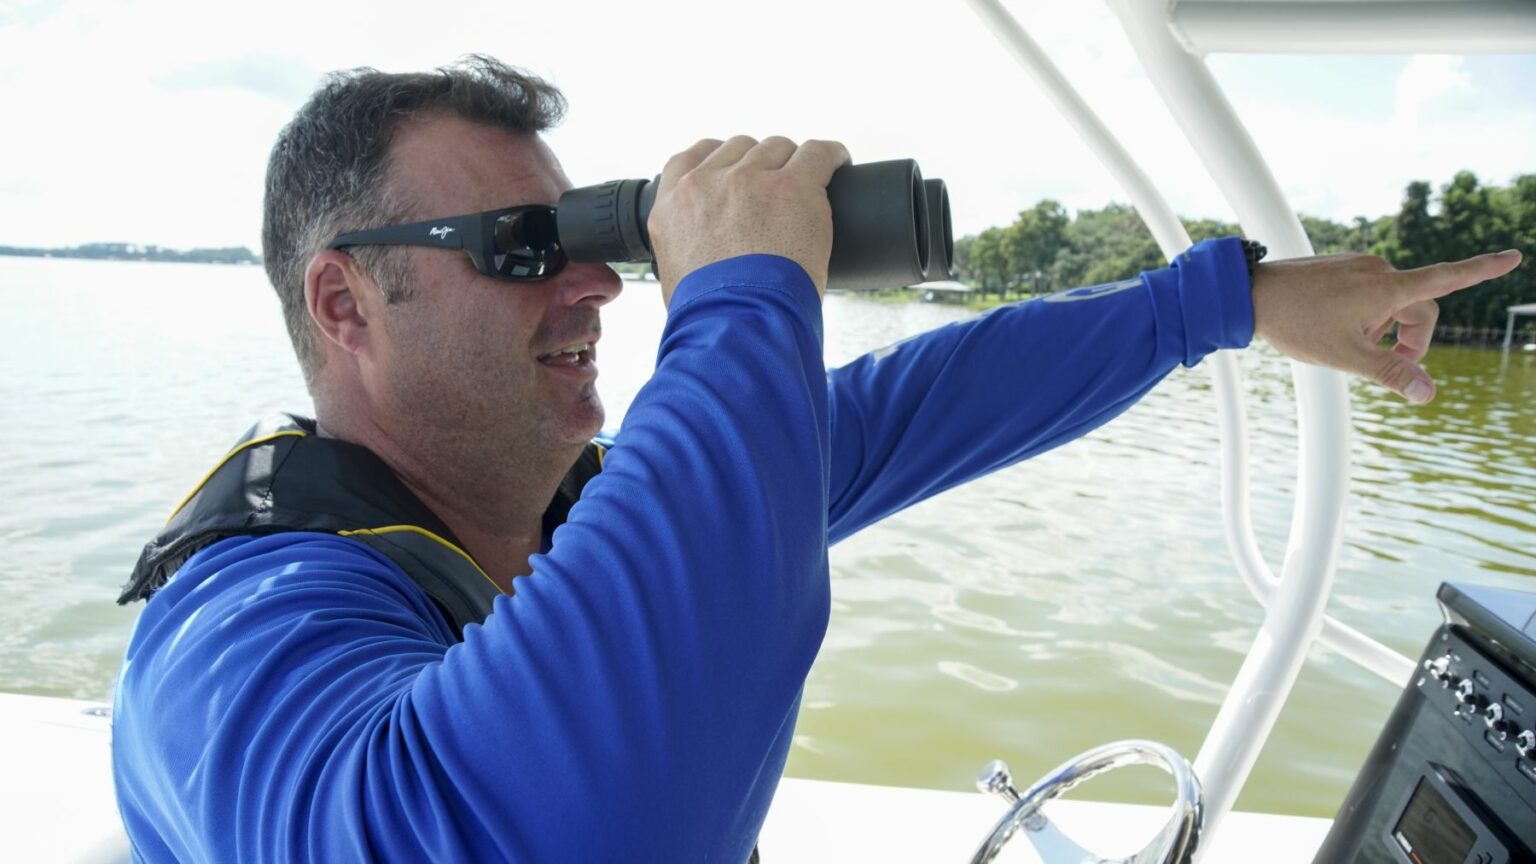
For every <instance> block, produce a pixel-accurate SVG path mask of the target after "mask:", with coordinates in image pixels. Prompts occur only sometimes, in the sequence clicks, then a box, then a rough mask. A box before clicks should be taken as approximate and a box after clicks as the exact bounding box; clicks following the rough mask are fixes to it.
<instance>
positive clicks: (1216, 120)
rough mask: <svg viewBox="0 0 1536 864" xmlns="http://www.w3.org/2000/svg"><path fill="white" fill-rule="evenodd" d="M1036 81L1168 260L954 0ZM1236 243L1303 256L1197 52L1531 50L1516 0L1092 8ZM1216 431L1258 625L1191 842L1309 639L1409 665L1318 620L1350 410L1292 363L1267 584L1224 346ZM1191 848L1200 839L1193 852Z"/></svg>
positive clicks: (1135, 182) (1132, 188) (1214, 823)
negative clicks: (1291, 425)
mask: <svg viewBox="0 0 1536 864" xmlns="http://www.w3.org/2000/svg"><path fill="white" fill-rule="evenodd" d="M967 2H969V3H970V5H971V8H972V9H973V10H974V11H975V12H976V14H977V15H978V16H980V17H981V19H982V20H983V22H985V23H986V25H987V26H988V27H989V28H990V29H991V30H992V32H993V34H994V35H995V36H996V37H997V38H998V40H999V41H1000V42H1002V44H1003V46H1004V47H1005V48H1007V49H1008V51H1009V52H1010V53H1011V54H1012V55H1013V56H1014V58H1015V59H1016V60H1018V62H1019V63H1020V64H1021V65H1022V66H1023V67H1024V68H1025V69H1026V70H1027V71H1028V72H1029V73H1030V74H1031V75H1032V76H1033V77H1034V78H1035V79H1036V81H1037V83H1038V84H1039V85H1040V86H1041V87H1042V88H1043V89H1044V90H1045V92H1046V93H1047V94H1048V95H1049V97H1050V98H1051V100H1052V101H1053V102H1054V103H1055V105H1056V107H1057V109H1058V110H1059V111H1061V112H1062V114H1063V115H1064V116H1065V117H1066V119H1067V121H1068V122H1069V123H1070V124H1071V125H1072V126H1073V128H1074V129H1075V130H1076V131H1077V132H1078V134H1079V135H1081V136H1082V137H1083V139H1084V141H1085V142H1086V143H1087V144H1088V145H1089V146H1090V147H1091V148H1092V149H1093V151H1094V153H1095V154H1096V155H1097V156H1098V157H1099V159H1100V161H1101V162H1103V163H1104V165H1105V167H1106V168H1108V169H1109V172H1110V173H1111V174H1112V175H1113V176H1114V177H1115V179H1116V180H1118V181H1119V182H1120V184H1121V186H1122V187H1123V188H1124V190H1125V191H1126V194H1127V195H1129V197H1130V198H1131V203H1132V204H1133V205H1135V207H1136V209H1137V211H1138V213H1140V215H1141V218H1142V219H1143V221H1145V222H1146V224H1147V227H1148V228H1149V229H1150V230H1151V232H1152V235H1153V237H1154V238H1155V239H1156V240H1157V243H1158V246H1159V247H1160V248H1161V250H1162V252H1163V254H1164V255H1165V256H1166V257H1167V258H1168V259H1169V260H1172V259H1173V258H1174V256H1176V255H1177V254H1179V253H1180V252H1182V251H1183V250H1184V249H1186V248H1188V246H1189V245H1190V241H1189V235H1188V234H1187V233H1186V232H1185V230H1184V226H1183V224H1182V223H1180V221H1179V219H1178V217H1177V215H1176V214H1175V213H1174V212H1173V210H1172V208H1171V207H1169V205H1168V203H1167V201H1166V199H1164V198H1163V197H1162V195H1161V194H1160V193H1159V192H1158V191H1157V188H1156V186H1154V185H1153V183H1152V182H1151V180H1150V179H1149V178H1148V177H1147V175H1146V173H1145V172H1143V171H1142V170H1141V168H1140V167H1139V166H1138V165H1137V164H1136V162H1135V160H1134V159H1132V158H1131V156H1130V154H1129V152H1127V151H1126V149H1125V148H1124V147H1123V146H1122V145H1121V144H1120V142H1119V141H1118V140H1116V138H1115V137H1114V135H1113V134H1111V133H1110V131H1109V129H1108V127H1106V126H1105V125H1104V123H1103V122H1102V121H1100V120H1099V118H1098V117H1097V116H1095V115H1094V113H1093V112H1092V111H1091V110H1090V109H1089V108H1088V106H1087V103H1085V102H1084V101H1083V99H1082V97H1081V96H1079V95H1078V93H1077V92H1076V91H1075V90H1074V89H1073V88H1072V86H1071V84H1069V83H1068V82H1067V80H1066V78H1065V77H1064V76H1063V75H1062V74H1061V72H1060V71H1059V70H1058V69H1057V68H1056V67H1055V66H1054V65H1053V64H1052V63H1051V61H1050V59H1049V58H1047V57H1046V55H1045V53H1044V52H1043V51H1042V50H1041V49H1040V46H1039V45H1038V44H1036V43H1035V42H1034V40H1032V39H1031V38H1030V37H1029V35H1028V34H1027V33H1026V32H1025V31H1024V29H1023V28H1022V27H1021V26H1019V24H1018V22H1017V21H1016V20H1015V19H1014V18H1013V17H1012V16H1011V15H1010V14H1009V13H1008V12H1007V11H1006V10H1005V9H1004V8H1003V6H1002V4H1001V2H999V0H967ZM1106 2H1107V3H1108V5H1109V7H1110V8H1111V9H1112V10H1113V11H1114V12H1115V14H1116V15H1117V16H1118V17H1119V19H1120V23H1121V26H1122V27H1123V28H1124V29H1125V32H1126V35H1127V36H1128V37H1129V38H1130V42H1131V45H1132V46H1133V48H1134V49H1135V51H1136V53H1137V56H1138V57H1139V58H1140V60H1141V62H1142V65H1143V67H1145V69H1146V71H1147V74H1148V76H1149V77H1150V79H1151V81H1152V83H1153V85H1154V87H1156V89H1157V91H1158V93H1159V94H1160V95H1161V97H1162V99H1163V101H1164V102H1165V103H1166V105H1167V106H1168V109H1169V111H1170V112H1171V113H1172V115H1173V117H1174V119H1175V120H1176V121H1177V122H1178V124H1179V126H1180V128H1181V129H1182V130H1183V132H1184V134H1185V136H1186V137H1187V138H1188V139H1189V141H1190V143H1191V144H1192V145H1193V146H1194V148H1195V151H1196V152H1197V153H1198V154H1199V156H1200V159H1201V161H1202V162H1203V163H1204V164H1205V167H1206V170H1207V171H1208V172H1209V173H1210V174H1211V176H1212V178H1213V179H1214V180H1215V181H1216V183H1217V185H1218V186H1219V187H1220V189H1221V191H1222V193H1223V195H1224V196H1225V197H1226V199H1227V202H1228V204H1229V205H1230V206H1231V207H1232V209H1233V210H1234V211H1235V212H1236V214H1237V217H1238V222H1239V224H1240V225H1241V226H1242V229H1243V231H1244V233H1245V234H1247V235H1248V236H1251V237H1257V238H1262V239H1263V241H1264V243H1265V244H1266V245H1267V246H1268V247H1269V249H1270V251H1271V254H1272V257H1273V258H1274V259H1275V260H1279V259H1284V258H1295V257H1304V256H1308V255H1311V254H1312V245H1311V243H1310V242H1309V241H1308V239H1307V236H1306V232H1305V231H1304V230H1303V229H1302V226H1301V222H1300V220H1299V219H1298V218H1297V216H1296V214H1295V212H1294V211H1293V210H1292V209H1291V207H1290V205H1289V203H1287V201H1286V199H1285V195H1284V194H1283V193H1282V192H1281V191H1280V186H1279V184H1278V183H1277V182H1276V180H1275V178H1274V175H1273V173H1271V171H1270V170H1269V166H1268V165H1267V164H1266V163H1265V162H1264V159H1263V157H1262V156H1260V154H1259V151H1258V148H1257V147H1256V146H1255V145H1254V143H1253V140H1252V138H1251V137H1249V135H1248V132H1247V130H1246V129H1245V128H1244V126H1243V124H1242V122H1241V121H1240V120H1239V119H1238V117H1237V114H1236V112H1234V111H1233V109H1232V106H1231V104H1230V103H1229V102H1228V101H1227V99H1226V96H1225V95H1224V94H1223V93H1222V91H1221V88H1220V86H1219V85H1217V83H1216V81H1215V79H1214V78H1213V77H1212V76H1211V73H1210V71H1209V69H1207V68H1206V66H1205V63H1204V61H1203V59H1202V55H1203V54H1204V53H1205V52H1209V51H1247V52H1256V51H1275V52H1282V51H1306V52H1322V51H1336V52H1347V53H1402V52H1430V53H1435V52H1454V53H1471V52H1487V51H1501V52H1503V51H1536V2H1530V0H1460V2H1457V0H1410V2H1401V0H1339V2H1315V0H1286V2H1276V0H1183V2H1179V0H1106ZM1206 365H1207V366H1208V367H1209V368H1210V369H1211V374H1212V378H1213V385H1214V386H1213V391H1214V394H1215V397H1216V405H1217V424H1218V427H1219V429H1220V434H1221V441H1222V446H1221V466H1222V484H1221V500H1222V509H1223V513H1224V520H1225V528H1226V537H1227V543H1228V546H1229V548H1230V549H1231V551H1232V555H1233V558H1234V559H1235V562H1236V565H1237V570H1238V572H1239V574H1241V576H1242V578H1243V581H1244V583H1245V584H1247V586H1248V587H1249V589H1250V590H1251V591H1252V592H1253V594H1254V595H1255V597H1256V598H1258V599H1259V601H1260V602H1261V603H1263V604H1264V605H1265V606H1266V610H1265V615H1264V622H1263V624H1262V625H1261V627H1260V629H1259V633H1258V635H1257V636H1256V637H1255V639H1254V642H1253V646H1252V647H1251V648H1250V649H1249V652H1248V655H1247V658H1246V659H1245V660H1244V662H1243V665H1242V668H1241V669H1240V670H1239V671H1238V674H1237V678H1236V680H1235V681H1234V682H1233V684H1232V689H1231V690H1230V691H1229V692H1228V694H1227V698H1226V700H1225V701H1224V702H1223V704H1222V706H1221V710H1220V712H1219V713H1218V714H1217V716H1216V720H1215V722H1214V723H1213V724H1212V727H1211V730H1210V732H1209V733H1208V735H1207V737H1206V741H1205V744H1204V745H1203V746H1202V747H1201V748H1200V753H1199V755H1198V756H1197V757H1196V759H1195V771H1196V774H1197V775H1198V776H1199V778H1200V782H1201V783H1202V785H1203V786H1204V790H1205V827H1204V831H1205V832H1206V837H1207V841H1208V839H1209V837H1210V836H1211V834H1213V833H1214V832H1215V831H1216V829H1217V828H1218V827H1219V826H1220V824H1221V821H1222V819H1223V818H1224V817H1225V816H1226V814H1227V813H1228V812H1229V811H1230V810H1231V809H1232V805H1233V803H1234V802H1235V801H1236V800H1237V795H1238V792H1239V791H1240V790H1241V789H1242V787H1243V783H1244V782H1245V781H1246V780H1247V778H1248V774H1249V772H1250V771H1251V770H1252V768H1253V763H1254V761H1255V760H1256V759H1257V758H1258V754H1259V751H1260V750H1261V749H1263V746H1264V742H1265V740H1266V739H1267V738H1268V737H1269V733H1270V731H1271V730H1272V729H1273V727H1274V723H1275V719H1276V718H1277V717H1278V716H1279V713H1280V708H1281V707H1282V705H1283V704H1284V703H1285V699H1286V697H1287V696H1288V695H1289V694H1290V691H1291V687H1292V686H1293V685H1294V684H1295V681H1296V676H1297V674H1298V673H1299V672H1300V670H1301V665H1302V662H1303V661H1304V660H1305V658H1306V653H1307V649H1308V647H1309V646H1310V645H1311V643H1312V642H1313V640H1314V639H1317V640H1319V641H1321V642H1322V643H1323V644H1324V645H1326V646H1328V647H1329V648H1332V649H1334V650H1336V651H1338V652H1339V653H1340V654H1342V655H1343V656H1345V657H1348V658H1349V659H1351V660H1353V661H1355V662H1356V663H1359V664H1360V665H1362V666H1364V667H1365V668H1367V669H1370V670H1371V671H1373V672H1375V673H1376V674H1378V675H1380V676H1381V677H1383V678H1385V679H1386V680H1387V681H1389V682H1391V683H1392V684H1394V685H1396V686H1399V687H1402V686H1406V685H1407V683H1408V681H1409V679H1410V677H1411V676H1412V674H1413V671H1414V669H1413V661H1411V660H1409V659H1408V658H1407V657H1404V656H1402V655H1401V654H1399V653H1397V652H1396V651H1393V650H1391V649H1390V648H1387V647H1386V646H1384V645H1382V644H1380V643H1379V642H1376V641H1375V640H1373V639H1371V638H1369V637H1367V636H1365V635H1364V634H1361V633H1359V632H1358V631H1355V630H1353V629H1351V628H1349V627H1347V626H1345V625H1343V624H1340V623H1339V622H1337V621H1335V620H1334V619H1332V618H1330V617H1328V616H1327V615H1326V614H1325V607H1326V605H1327V600H1328V594H1329V591H1330V590H1331V588H1332V585H1333V574H1334V570H1335V567H1336V566H1337V563H1338V555H1339V549H1340V546H1341V543H1342V538H1343V526H1344V513H1345V507H1346V504H1347V500H1348V492H1349V468H1350V422H1349V419H1350V403H1349V393H1348V390H1347V389H1346V387H1345V381H1344V377H1343V375H1341V374H1340V373H1338V372H1334V371H1331V370H1328V369H1323V368H1319V367H1315V366H1308V365H1306V364H1302V363H1292V376H1293V379H1294V381H1295V386H1296V402H1297V425H1298V435H1299V439H1300V440H1299V452H1298V456H1299V458H1298V477H1297V483H1296V489H1297V492H1296V501H1295V505H1294V509H1293V513H1292V518H1291V530H1290V539H1289V543H1288V545H1287V548H1286V554H1285V561H1284V564H1283V566H1282V568H1281V577H1280V578H1279V579H1276V578H1275V576H1274V574H1273V573H1272V572H1271V571H1270V569H1269V567H1268V566H1267V565H1266V564H1265V562H1264V560H1263V558H1262V556H1261V555H1260V553H1259V550H1258V544H1257V542H1256V541H1255V539H1254V535H1253V520H1252V514H1251V511H1250V508H1249V484H1248V465H1247V457H1248V441H1247V428H1246V423H1245V417H1244V413H1243V409H1242V398H1241V373H1240V371H1239V369H1238V365H1237V359H1236V356H1235V353H1234V352H1230V351H1221V352H1217V353H1216V354H1215V355H1213V356H1212V357H1209V358H1207V360H1206ZM1201 848H1203V849H1208V848H1209V843H1208V842H1205V843H1202V847H1201Z"/></svg>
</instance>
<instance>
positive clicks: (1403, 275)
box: [1398, 249, 1521, 302]
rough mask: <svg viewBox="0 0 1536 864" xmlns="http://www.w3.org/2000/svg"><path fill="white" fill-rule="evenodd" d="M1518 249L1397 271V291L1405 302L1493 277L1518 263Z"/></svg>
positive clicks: (1441, 295)
mask: <svg viewBox="0 0 1536 864" xmlns="http://www.w3.org/2000/svg"><path fill="white" fill-rule="evenodd" d="M1520 258H1521V256H1520V252H1519V251H1518V250H1516V249H1506V250H1504V251H1503V252H1491V253H1489V254H1487V255H1476V256H1473V257H1471V258H1464V259H1462V260H1460V261H1442V262H1440V263H1439V264H1430V265H1429V266H1427V267H1416V268H1414V269H1412V270H1403V271H1401V272H1400V273H1398V280H1399V282H1398V285H1399V293H1400V294H1402V295H1403V299H1404V300H1405V301H1408V302H1415V301H1419V300H1433V299H1435V298H1437V297H1444V296H1445V295H1447V294H1450V293H1452V292H1454V291H1460V290H1461V289H1463V288H1470V287H1472V286H1473V285H1476V284H1478V283H1480V282H1486V281H1488V280H1489V279H1496V278H1498V277H1500V276H1503V275H1504V274H1505V273H1508V272H1509V271H1511V270H1513V269H1515V268H1516V267H1518V266H1520Z"/></svg>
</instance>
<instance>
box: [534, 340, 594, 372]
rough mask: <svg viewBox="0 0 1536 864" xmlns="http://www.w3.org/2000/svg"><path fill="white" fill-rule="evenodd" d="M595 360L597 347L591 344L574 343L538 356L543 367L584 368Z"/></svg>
mask: <svg viewBox="0 0 1536 864" xmlns="http://www.w3.org/2000/svg"><path fill="white" fill-rule="evenodd" d="M596 359H597V345H596V344H595V343H592V342H575V343H572V344H570V345H567V346H565V347H564V348H561V349H560V350H558V351H551V352H550V353H548V354H543V355H540V357H539V362H540V363H543V364H544V365H545V366H586V365H588V364H590V363H592V362H593V361H594V360H596Z"/></svg>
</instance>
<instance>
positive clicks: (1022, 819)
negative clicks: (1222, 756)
mask: <svg viewBox="0 0 1536 864" xmlns="http://www.w3.org/2000/svg"><path fill="white" fill-rule="evenodd" d="M1127 765H1156V766H1157V767H1159V768H1162V769H1163V770H1164V771H1167V772H1168V773H1169V774H1172V775H1173V785H1174V791H1175V794H1176V795H1177V797H1176V799H1175V800H1174V802H1173V808H1172V812H1171V813H1170V814H1169V817H1168V822H1167V824H1165V825H1164V826H1163V828H1162V830H1160V831H1158V832H1157V834H1156V836H1154V837H1153V838H1152V839H1151V840H1150V841H1149V842H1148V843H1147V845H1146V846H1144V847H1143V848H1142V850H1141V851H1140V852H1137V853H1136V854H1135V855H1132V856H1131V857H1129V858H1115V859H1108V858H1104V857H1103V856H1101V855H1095V854H1094V853H1092V852H1089V851H1088V850H1086V849H1084V848H1083V847H1081V846H1079V845H1077V843H1075V842H1073V841H1072V839H1071V838H1069V837H1067V835H1065V834H1063V833H1062V832H1061V829H1059V828H1057V827H1056V826H1055V824H1054V823H1052V822H1051V820H1050V818H1049V817H1047V816H1046V815H1045V812H1044V811H1043V810H1041V809H1040V808H1041V807H1042V806H1043V805H1044V804H1045V802H1047V801H1050V800H1051V799H1053V798H1057V797H1060V796H1061V795H1063V794H1065V793H1066V792H1067V791H1068V790H1070V789H1072V788H1073V787H1075V786H1077V785H1078V784H1079V783H1082V782H1083V781H1085V780H1088V779H1090V778H1092V777H1097V776H1099V775H1100V774H1105V773H1108V772H1110V771H1113V770H1115V769H1116V768H1124V767H1125V766H1127ZM976 788H978V789H980V790H981V791H983V792H988V793H992V794H995V795H999V796H1001V797H1002V798H1004V799H1005V800H1007V801H1008V802H1009V803H1010V804H1011V805H1012V806H1011V807H1009V809H1008V813H1007V814H1006V815H1004V816H1003V818H1002V819H1001V820H1000V821H998V823H997V825H996V826H995V827H993V829H992V833H991V834H990V835H988V837H987V839H986V841H985V842H983V843H982V844H981V846H980V847H979V848H978V849H977V850H976V854H975V855H974V856H972V857H971V864H988V862H990V861H992V859H994V858H996V857H997V856H998V853H1000V852H1002V851H1003V846H1004V845H1005V844H1006V843H1007V842H1008V841H1009V840H1010V839H1012V838H1013V835H1014V834H1015V833H1016V832H1017V831H1018V830H1019V829H1020V828H1023V829H1024V831H1025V836H1026V837H1028V838H1029V842H1030V843H1031V844H1032V845H1033V846H1034V847H1035V851H1036V852H1038V853H1039V854H1040V860H1042V861H1044V862H1045V864H1188V862H1190V861H1192V860H1193V859H1194V854H1195V846H1196V845H1197V844H1198V843H1199V840H1200V827H1201V822H1202V819H1203V812H1204V804H1203V795H1202V792H1201V790H1200V781H1199V780H1198V779H1196V777H1195V772H1194V769H1192V768H1191V767H1190V765H1189V761H1188V760H1186V759H1185V758H1184V757H1183V756H1180V755H1179V754H1178V753H1176V752H1174V750H1173V749H1172V748H1170V747H1166V746H1164V745H1162V744H1159V743H1157V742H1155V741H1116V742H1114V743H1112V744H1105V745H1104V746H1102V747H1096V748H1094V749H1092V750H1089V751H1088V752H1086V753H1082V754H1080V755H1078V756H1077V757H1076V758H1073V759H1071V760H1069V761H1067V762H1066V763H1065V764H1063V765H1060V766H1058V767H1057V768H1056V770H1054V771H1052V772H1051V773H1049V774H1047V775H1045V776H1044V777H1043V778H1041V779H1040V780H1039V781H1037V782H1036V783H1035V784H1034V785H1033V786H1031V787H1029V789H1028V791H1026V792H1024V793H1023V794H1022V795H1021V794H1019V791H1018V790H1017V789H1016V788H1014V785H1013V779H1012V778H1011V777H1010V776H1009V774H1008V766H1007V765H1005V764H1003V763H1002V762H1001V761H1000V760H993V761H992V762H991V764H989V765H987V767H985V768H983V769H982V770H981V774H980V775H979V776H978V777H977V778H976Z"/></svg>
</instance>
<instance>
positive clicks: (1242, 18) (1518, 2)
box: [1170, 0, 1536, 54]
mask: <svg viewBox="0 0 1536 864" xmlns="http://www.w3.org/2000/svg"><path fill="white" fill-rule="evenodd" d="M1176 4H1177V5H1175V7H1174V9H1173V12H1172V13H1171V15H1170V20H1171V21H1172V23H1173V26H1174V29H1175V31H1176V32H1177V33H1178V35H1179V36H1180V37H1181V38H1182V39H1183V41H1184V43H1185V45H1186V46H1187V47H1188V48H1189V50H1190V51H1191V52H1193V53H1196V54H1208V53H1219V52H1237V53H1261V52H1291V53H1299V54H1320V53H1331V52H1344V53H1349V54H1368V53H1376V54H1477V53H1506V54H1523V53H1528V52H1532V51H1536V3H1533V2H1531V0H1473V2H1468V0H1325V2H1318V0H1176Z"/></svg>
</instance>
